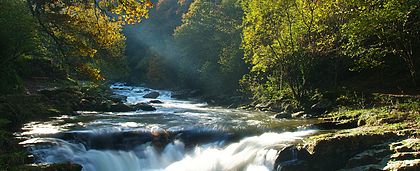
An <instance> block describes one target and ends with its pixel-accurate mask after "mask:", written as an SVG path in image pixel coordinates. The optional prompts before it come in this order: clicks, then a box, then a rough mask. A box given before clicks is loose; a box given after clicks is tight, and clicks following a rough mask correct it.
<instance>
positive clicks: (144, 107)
mask: <svg viewBox="0 0 420 171" xmlns="http://www.w3.org/2000/svg"><path fill="white" fill-rule="evenodd" d="M133 108H134V109H136V110H143V111H155V110H156V108H155V107H153V106H150V105H149V104H147V103H137V104H136V105H134V106H133Z"/></svg>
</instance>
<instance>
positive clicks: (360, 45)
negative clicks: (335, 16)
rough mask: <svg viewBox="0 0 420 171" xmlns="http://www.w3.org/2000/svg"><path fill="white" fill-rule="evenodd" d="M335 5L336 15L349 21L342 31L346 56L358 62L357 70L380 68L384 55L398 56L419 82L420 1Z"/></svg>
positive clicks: (404, 0) (348, 2)
mask: <svg viewBox="0 0 420 171" xmlns="http://www.w3.org/2000/svg"><path fill="white" fill-rule="evenodd" d="M333 4H334V3H333ZM334 5H335V6H336V8H337V11H336V13H342V14H345V15H346V17H348V18H349V20H348V21H347V22H346V23H344V24H343V25H342V28H341V32H342V34H343V35H344V36H345V37H346V39H347V43H346V44H344V45H343V49H344V52H343V53H345V54H346V55H349V56H351V57H353V58H355V59H356V62H357V66H356V69H357V68H365V67H372V66H377V65H381V64H382V63H383V58H384V57H385V56H387V55H388V56H389V55H395V56H397V57H401V58H402V59H404V61H405V62H406V65H407V67H408V69H409V71H410V72H411V76H412V78H413V82H414V83H416V82H417V76H416V75H417V72H418V68H417V67H416V62H418V60H417V59H416V58H415V54H418V52H419V51H418V49H419V48H420V39H419V36H420V34H419V30H418V28H419V26H420V17H419V16H420V7H419V5H420V3H419V1H417V0H390V1H386V2H382V1H373V0H372V1H371V0H369V1H340V3H335V4H334Z"/></svg>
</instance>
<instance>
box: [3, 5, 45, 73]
mask: <svg viewBox="0 0 420 171" xmlns="http://www.w3.org/2000/svg"><path fill="white" fill-rule="evenodd" d="M34 21H35V19H34V18H33V17H32V16H31V15H30V14H29V12H28V11H27V10H26V8H25V4H24V3H23V2H21V1H15V0H3V1H1V2H0V32H1V33H0V40H1V42H0V52H1V57H2V61H1V63H0V67H4V65H6V64H7V63H8V62H11V61H13V60H15V59H16V58H18V57H20V56H21V55H23V54H25V53H32V52H34V51H36V50H37V48H38V46H37V44H38V42H39V37H38V32H37V31H36V27H37V25H36V24H35V23H34Z"/></svg>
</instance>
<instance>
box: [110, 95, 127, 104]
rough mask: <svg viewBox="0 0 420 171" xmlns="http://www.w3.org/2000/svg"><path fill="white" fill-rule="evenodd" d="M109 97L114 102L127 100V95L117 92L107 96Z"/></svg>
mask: <svg viewBox="0 0 420 171" xmlns="http://www.w3.org/2000/svg"><path fill="white" fill-rule="evenodd" d="M109 97H110V98H111V100H112V101H113V102H114V103H118V102H125V101H127V96H123V95H119V94H114V95H111V96H109Z"/></svg>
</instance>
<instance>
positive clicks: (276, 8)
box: [242, 0, 321, 101]
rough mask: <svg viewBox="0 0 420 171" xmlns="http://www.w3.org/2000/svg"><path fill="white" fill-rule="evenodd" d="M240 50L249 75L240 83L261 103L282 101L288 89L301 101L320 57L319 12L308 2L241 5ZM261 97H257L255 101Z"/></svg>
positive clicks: (292, 0)
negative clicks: (313, 66)
mask: <svg viewBox="0 0 420 171" xmlns="http://www.w3.org/2000/svg"><path fill="white" fill-rule="evenodd" d="M243 6H244V11H245V19H244V22H243V25H244V31H243V42H242V48H243V49H244V50H245V59H246V60H247V61H248V62H249V63H251V64H252V65H253V66H252V69H251V73H250V74H249V75H247V76H245V77H244V79H243V80H242V82H243V83H244V84H245V85H244V86H245V88H248V89H249V90H251V91H252V92H254V97H256V98H260V99H262V100H271V99H277V98H281V97H282V96H283V94H282V93H283V91H284V90H285V88H284V87H283V85H286V86H287V87H288V90H290V91H291V92H292V94H293V97H294V98H295V99H296V100H298V101H301V100H302V97H303V96H304V95H305V92H306V91H307V89H308V87H307V79H308V78H307V77H308V74H309V71H310V67H311V66H312V65H314V64H315V62H316V61H317V60H315V58H316V57H317V56H319V54H318V51H317V48H318V47H317V45H318V43H317V42H316V41H317V39H316V35H317V34H318V32H320V30H321V29H320V28H319V25H317V23H318V22H319V21H318V20H319V18H318V17H319V16H320V14H321V10H319V6H318V4H317V2H316V1H311V0H282V1H274V0H264V1H252V0H249V1H243ZM257 96H260V97H257Z"/></svg>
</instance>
